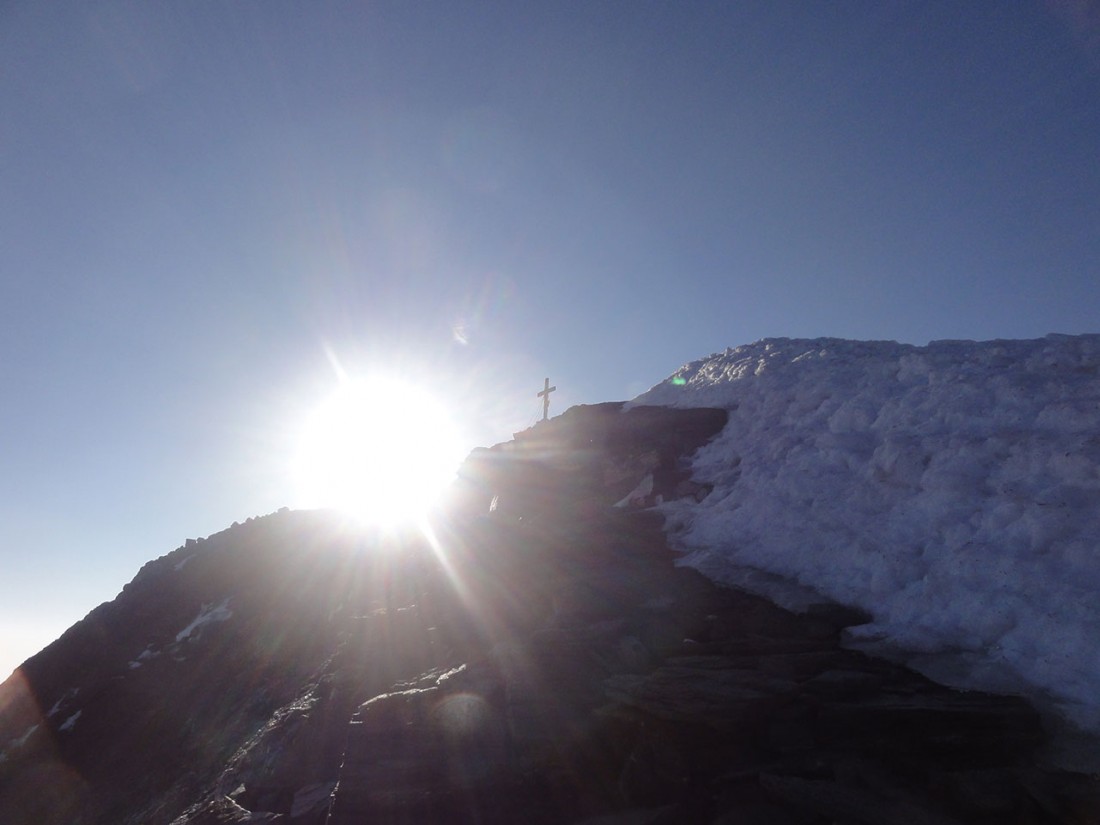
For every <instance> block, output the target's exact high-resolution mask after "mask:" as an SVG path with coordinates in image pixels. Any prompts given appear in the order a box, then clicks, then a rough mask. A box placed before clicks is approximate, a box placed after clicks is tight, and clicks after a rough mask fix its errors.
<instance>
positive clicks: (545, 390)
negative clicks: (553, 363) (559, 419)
mask: <svg viewBox="0 0 1100 825" xmlns="http://www.w3.org/2000/svg"><path fill="white" fill-rule="evenodd" d="M556 389H557V387H551V386H550V379H549V378H547V379H546V381H545V382H544V383H543V385H542V392H537V393H535V397H536V398H541V399H542V420H543V421H545V420H546V419H548V418H549V417H550V393H552V392H553V391H554V390H556Z"/></svg>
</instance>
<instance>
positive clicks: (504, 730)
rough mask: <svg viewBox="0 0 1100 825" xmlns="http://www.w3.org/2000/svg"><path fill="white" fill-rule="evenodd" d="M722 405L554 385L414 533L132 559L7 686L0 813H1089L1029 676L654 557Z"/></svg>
mask: <svg viewBox="0 0 1100 825" xmlns="http://www.w3.org/2000/svg"><path fill="white" fill-rule="evenodd" d="M724 423H725V413H724V412H721V411H714V410H684V411H673V410H666V409H660V408H638V409H633V410H630V411H628V412H622V411H621V409H620V405H598V406H594V407H579V408H574V409H572V410H570V411H568V412H567V413H565V414H564V415H562V416H560V417H558V418H557V419H554V420H553V421H551V422H549V423H546V424H542V425H539V426H538V427H535V428H533V429H532V430H530V431H527V432H525V433H520V434H517V436H516V438H515V439H514V440H513V441H512V442H509V443H508V444H504V445H498V446H497V447H495V448H493V449H491V450H484V451H476V452H475V454H474V455H472V456H471V458H470V460H469V461H468V462H467V463H466V465H465V467H464V469H463V473H462V478H461V480H460V483H459V484H457V485H456V488H455V490H454V494H453V497H452V501H451V502H450V503H449V506H448V508H447V511H446V515H442V516H440V517H439V518H438V519H436V520H435V522H434V523H433V526H432V529H431V530H430V531H428V532H427V533H426V534H420V533H417V534H415V535H409V536H404V537H396V536H379V535H364V534H363V533H361V532H360V533H356V532H353V531H351V530H349V529H347V528H346V527H345V526H342V525H341V524H340V522H339V520H338V519H337V518H336V517H334V516H332V515H331V514H325V513H304V512H303V513H299V512H280V513H277V514H273V515H271V516H266V517H263V518H260V519H254V520H250V521H249V522H246V523H245V524H243V525H235V526H234V527H232V528H230V529H229V530H226V531H224V532H223V533H220V534H217V535H214V536H211V537H210V538H208V539H206V540H203V541H198V542H189V543H188V545H186V546H184V547H182V548H179V549H178V550H176V551H174V552H173V553H170V554H169V555H167V556H165V557H163V558H161V559H158V560H156V561H154V562H150V563H149V564H148V565H146V566H145V567H144V568H143V569H142V571H141V572H140V573H139V574H138V576H137V577H136V578H135V579H134V581H133V582H132V583H131V584H129V585H128V586H127V587H126V588H125V589H124V590H123V592H122V593H121V594H120V595H119V597H118V598H117V599H115V601H113V602H111V603H108V604H105V605H102V606H101V607H99V608H97V609H96V610H95V611H93V612H92V613H91V614H90V615H89V616H88V617H87V618H86V619H85V620H84V621H82V622H80V623H79V624H77V625H75V626H74V627H73V628H72V629H70V630H69V631H68V632H67V633H66V634H65V635H64V636H63V637H62V638H61V639H59V640H58V641H57V642H55V643H54V644H53V645H51V646H50V647H48V648H47V649H46V650H44V651H43V652H42V653H40V654H38V655H37V656H35V657H34V658H32V659H31V660H29V661H28V662H27V663H26V664H25V665H24V667H23V668H22V669H21V670H20V671H19V672H17V674H16V676H15V677H14V678H13V679H11V680H9V681H8V682H6V683H5V684H4V685H3V686H2V688H0V752H2V754H3V757H2V759H0V822H3V823H13V825H24V823H26V824H27V825H29V823H35V825H51V824H52V823H81V824H82V825H83V824H84V823H87V825H93V823H94V824H95V825H100V824H102V825H107V823H111V825H117V824H118V823H172V825H212V824H213V823H235V822H251V823H262V822H271V823H286V825H291V824H293V825H326V823H327V825H350V823H422V822H440V823H471V825H472V823H487V824H488V823H515V822H528V823H588V825H596V824H597V823H600V824H601V825H643V823H653V824H654V825H656V824H657V823H692V822H699V823H713V824H714V825H718V824H719V823H739V824H740V825H756V824H757V823H761V824H762V823H779V825H783V824H784V823H787V824H788V825H811V823H818V824H820V825H824V824H825V823H852V825H857V824H858V823H866V824H867V825H879V824H880V823H882V824H886V823H899V825H900V823H906V824H907V825H908V824H909V823H994V822H996V823H1006V822H1007V823H1091V822H1098V821H1100V793H1098V790H1097V787H1096V783H1095V781H1094V779H1093V778H1091V777H1087V776H1083V775H1079V774H1072V773H1066V772H1057V771H1052V770H1047V769H1044V768H1042V767H1041V766H1039V765H1038V764H1037V761H1036V757H1035V754H1036V752H1037V750H1038V749H1039V748H1040V747H1041V746H1042V745H1043V743H1044V740H1045V734H1044V731H1043V728H1042V724H1041V721H1040V719H1039V717H1038V715H1037V714H1036V713H1035V712H1034V711H1033V710H1032V708H1031V707H1030V706H1029V705H1028V704H1027V703H1026V702H1024V701H1023V700H1021V699H1018V698H1014V697H999V696H991V695H987V694H980V693H961V692H958V691H954V690H950V689H947V688H943V687H940V686H937V685H935V684H933V683H931V682H929V681H928V680H927V679H924V678H923V677H920V676H918V675H916V674H914V673H912V672H910V671H908V670H905V669H903V668H901V667H898V666H896V665H892V664H889V663H886V662H883V661H879V660H875V659H871V658H869V657H866V656H864V655H861V654H858V653H855V652H852V651H846V650H844V649H843V648H842V647H841V646H840V643H839V640H840V634H841V631H842V630H843V628H844V627H845V626H848V625H851V624H853V623H858V622H860V621H862V619H863V617H861V616H860V615H859V614H858V613H857V612H855V611H851V610H848V609H846V608H844V607H842V606H839V605H834V604H824V603H823V604H821V605H818V606H816V607H814V608H812V609H810V610H809V611H807V612H806V613H804V614H800V615H795V614H792V613H789V612H786V611H784V610H781V609H779V608H777V607H775V606H774V605H772V604H770V603H769V602H767V601H765V600H763V599H760V598H757V597H754V596H750V595H747V594H744V593H741V592H737V591H733V590H729V589H723V588H719V587H716V586H714V585H713V584H712V583H710V582H709V581H708V580H706V579H705V578H703V577H702V576H700V575H699V574H697V573H695V572H694V571H691V570H687V569H683V568H677V567H675V566H674V554H673V553H672V552H671V551H670V550H669V549H668V547H667V545H666V543H665V540H664V535H663V533H662V531H661V521H660V518H659V516H658V515H657V514H656V513H655V512H654V511H652V510H650V509H647V506H648V505H649V504H651V503H652V502H654V501H655V500H657V499H658V498H668V497H684V496H692V497H695V498H700V497H703V496H705V495H706V494H707V492H708V491H707V489H706V488H705V487H704V486H702V485H700V484H698V483H696V482H694V481H692V480H691V479H690V477H689V476H688V475H687V472H686V470H685V467H686V466H687V463H686V458H687V456H688V455H690V453H691V452H692V451H694V450H695V449H697V448H698V447H699V446H700V445H701V444H703V443H705V442H706V441H707V440H708V439H709V438H710V437H712V436H713V435H714V434H715V433H716V432H717V431H718V430H720V429H721V427H722V426H723V424H724ZM624 501H625V502H626V506H622V507H618V508H616V507H613V506H612V505H613V504H614V503H616V502H624Z"/></svg>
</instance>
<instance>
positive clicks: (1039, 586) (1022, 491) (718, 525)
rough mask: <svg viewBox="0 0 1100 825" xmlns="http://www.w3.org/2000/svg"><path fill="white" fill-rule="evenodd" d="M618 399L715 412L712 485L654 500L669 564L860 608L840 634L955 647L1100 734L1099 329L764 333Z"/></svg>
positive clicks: (709, 452) (702, 475)
mask: <svg viewBox="0 0 1100 825" xmlns="http://www.w3.org/2000/svg"><path fill="white" fill-rule="evenodd" d="M680 379H682V382H681V383H674V381H679V380H680ZM632 403H634V404H658V405H667V406H679V407H698V406H705V407H724V408H727V409H729V410H731V416H730V421H729V423H728V425H727V426H726V428H725V430H724V431H723V432H722V433H721V434H720V435H719V436H718V437H717V438H716V439H715V440H714V441H713V442H711V444H710V445H707V446H706V447H704V448H703V449H702V450H700V451H699V452H698V454H697V455H696V458H695V464H694V471H695V477H696V479H698V480H705V481H710V482H712V483H713V484H715V490H714V492H713V493H712V494H711V496H710V497H708V498H707V499H706V500H704V501H703V502H702V503H698V504H696V503H695V502H675V503H671V504H668V505H665V507H666V510H667V512H668V515H669V523H670V524H671V525H674V526H675V529H674V536H673V537H674V540H675V541H676V542H677V544H678V546H679V547H680V548H681V549H683V550H685V551H686V552H687V556H686V557H685V563H687V564H689V565H691V566H694V567H697V568H698V569H700V570H701V571H702V572H704V573H706V574H707V575H709V576H711V577H712V578H715V579H717V580H720V581H729V582H733V581H737V580H739V578H743V576H740V577H739V575H738V573H737V572H736V571H735V569H734V568H735V566H738V565H747V566H750V567H753V568H758V569H761V570H765V571H768V572H770V573H775V574H779V575H781V576H784V577H788V578H790V579H794V580H796V581H797V582H799V583H801V584H802V585H806V586H809V587H812V588H813V589H815V590H816V591H818V592H820V593H822V594H824V595H826V596H828V597H830V598H832V599H835V600H838V601H841V602H844V603H847V604H853V605H858V606H860V607H863V608H865V609H867V610H868V611H870V612H871V614H872V615H873V617H874V621H873V622H872V623H871V624H869V625H866V626H862V627H858V628H854V629H853V631H852V636H853V639H854V640H856V641H860V640H863V641H867V640H882V641H884V642H886V643H888V644H890V645H894V646H900V647H903V648H905V649H907V650H909V651H912V652H914V653H965V654H968V655H970V654H973V655H974V656H976V657H977V659H979V660H980V661H983V662H985V663H986V664H988V665H994V666H997V667H998V668H1000V669H1002V670H1003V669H1007V670H1008V671H1010V672H1011V673H1013V674H1015V675H1016V676H1017V677H1018V678H1019V680H1020V681H1021V683H1023V684H1025V685H1026V686H1028V687H1030V688H1031V689H1035V688H1038V689H1039V690H1041V691H1043V692H1045V693H1046V694H1049V696H1051V697H1052V698H1053V699H1054V700H1055V702H1056V703H1057V704H1058V706H1059V707H1060V709H1061V711H1062V712H1063V713H1065V714H1066V715H1067V717H1068V718H1070V719H1072V720H1073V721H1074V722H1076V723H1077V724H1080V725H1082V726H1084V727H1086V728H1088V729H1091V730H1094V731H1100V600H1097V599H1096V597H1095V594H1096V593H1097V591H1098V590H1100V553H1098V545H1100V336H1094V335H1093V336H1075V337H1070V336H1048V337H1047V338H1045V339H1041V340H1037V341H992V342H982V343H975V342H970V341H943V342H933V343H932V344H929V345H928V346H926V347H915V346H910V345H904V344H897V343H894V342H857V341H843V340H837V339H817V340H790V339H773V340H765V341H760V342H758V343H756V344H752V345H749V346H744V347H739V348H737V349H731V350H727V351H726V352H725V353H721V354H717V355H714V356H711V357H710V358H706V359H702V360H700V361H696V362H694V363H692V364H688V365H686V366H684V367H682V368H681V369H680V370H678V371H677V372H676V373H675V374H674V375H673V376H671V377H670V378H669V379H668V380H666V381H665V382H663V383H661V384H659V385H657V386H656V387H654V388H653V389H651V390H650V391H649V392H647V393H645V394H643V395H641V396H639V397H638V398H637V399H635V400H634V402H632ZM973 686H974V687H982V686H985V685H981V684H974V685H973Z"/></svg>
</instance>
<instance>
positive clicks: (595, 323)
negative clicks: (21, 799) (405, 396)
mask: <svg viewBox="0 0 1100 825" xmlns="http://www.w3.org/2000/svg"><path fill="white" fill-rule="evenodd" d="M1098 227H1100V6H1098V4H1097V3H1096V1H1095V0H1049V2H1038V1H1037V0H1036V1H1035V2H1032V1H1031V0H1019V1H1018V2H1012V3H983V2H972V3H958V2H946V0H945V2H932V3H925V2H887V1H886V0H869V1H868V2H837V3H808V2H781V1H779V0H766V1H765V0H761V2H737V3H734V2H729V3H725V2H721V3H719V2H713V3H707V2H675V3H673V2H664V3H656V2H642V0H630V2H580V3H563V2H546V3H540V4H528V3H515V2H499V3H463V2H457V0H446V1H445V2H427V1H425V2H407V0H400V1H399V2H354V3H353V2H331V3H330V2H301V1H299V2H282V1H281V0H231V1H229V0H227V1H226V2H221V1H220V0H176V1H173V2H158V0H123V1H122V2H98V1H97V0H80V2H64V0H59V2H50V3H42V2H36V1H34V0H10V1H9V2H6V3H3V4H0V427H2V437H0V670H2V671H3V673H4V674H5V675H6V673H7V671H8V670H9V669H10V668H11V667H13V666H14V665H15V664H17V663H18V661H20V660H21V659H22V658H24V657H25V656H27V655H29V654H30V653H32V652H34V651H35V650H37V649H38V648H40V647H41V646H43V645H44V644H45V643H46V642H47V641H49V640H50V639H52V638H53V637H55V636H56V635H58V634H59V633H60V632H61V631H62V630H63V629H64V628H65V627H67V626H68V625H70V624H71V623H72V622H74V621H76V620H77V619H79V618H80V617H82V616H83V615H84V614H85V613H86V612H87V611H88V610H89V609H91V608H92V607H94V606H95V605H96V604H98V603H99V602H101V601H105V600H107V599H110V598H113V597H114V595H115V594H116V593H117V592H118V590H119V589H120V588H121V587H122V585H123V584H124V583H125V582H126V581H128V580H129V579H130V578H132V576H133V575H134V573H135V572H136V571H137V569H138V568H139V567H140V565H141V564H142V563H143V562H145V561H146V560H148V559H151V558H155V557H157V556H159V555H162V554H164V553H166V552H168V551H170V550H172V549H173V548H175V547H176V546H178V545H180V544H182V543H183V541H184V539H185V538H187V537H192V536H202V535H207V534H209V533H212V532H216V531H217V530H220V529H222V528H224V527H225V526H227V525H228V524H229V523H230V522H231V521H234V520H243V519H244V518H246V517H248V516H250V515H257V514H261V513H266V512H270V511H272V510H275V509H277V508H278V507H280V506H283V505H289V506H298V505H300V504H301V502H299V501H297V500H296V498H295V495H296V494H295V493H294V490H293V485H292V483H291V480H290V479H289V478H288V473H287V469H286V468H287V465H288V455H289V453H290V452H291V450H292V449H293V448H292V442H293V439H294V433H295V432H296V431H297V430H296V428H297V427H299V426H300V424H301V421H302V419H303V417H304V416H306V415H307V414H308V411H309V410H310V409H312V408H313V407H315V406H316V405H317V404H318V403H319V399H321V398H323V397H325V395H326V394H327V393H330V392H331V390H332V388H333V385H334V381H335V375H336V370H335V369H334V366H333V365H334V364H337V365H339V366H340V368H341V369H343V370H344V371H345V372H347V373H349V374H359V373H361V372H365V371H370V370H375V369H385V370H388V371H391V372H397V373H399V374H401V375H403V376H406V377H410V378H412V379H413V380H415V381H417V382H420V383H423V384H425V385H426V386H429V387H431V388H432V390H433V391H435V392H436V393H437V394H438V395H439V396H440V397H441V398H442V399H444V400H445V401H446V402H447V403H448V404H449V405H450V407H451V410H452V414H453V418H454V420H455V423H456V425H457V426H458V427H459V429H460V431H461V432H462V433H463V438H464V439H465V440H466V442H467V444H468V445H469V446H473V445H475V444H491V443H494V442H496V441H501V440H505V439H507V438H508V437H509V436H510V433H511V432H512V431H513V430H516V429H519V428H521V427H523V426H526V425H528V424H530V423H532V422H533V421H534V420H535V418H536V417H537V416H538V414H539V412H540V407H539V403H538V401H537V399H536V398H535V397H534V394H535V392H536V391H537V390H538V389H540V388H541V387H542V381H543V378H544V377H546V376H549V377H550V378H551V380H552V382H553V383H554V384H556V385H557V387H558V391H557V393H555V395H554V398H553V400H554V409H555V410H558V411H560V410H561V409H563V408H564V407H565V406H568V405H571V404H576V403H590V402H598V401H605V400H617V399H624V398H627V397H631V396H633V395H637V394H638V393H640V392H641V391H643V390H645V389H647V388H648V387H649V386H651V385H652V384H655V383H657V382H658V381H659V380H661V379H662V378H664V377H665V376H667V375H668V374H669V373H670V372H672V371H673V370H674V369H675V368H676V367H678V366H679V365H680V364H682V363H684V362H686V361H689V360H692V359H695V358H698V357H701V356H704V355H707V354H709V353H711V352H714V351H717V350H721V349H724V348H725V347H727V346H736V345H739V344H742V343H747V342H751V341H754V340H757V339H759V338H763V337H774V336H790V337H815V336H820V335H830V336H838V337H845V338H863V339H868V338H875V339H895V340H899V341H905V342H911V343H918V344H923V343H925V342H927V341H929V340H931V339H938V338H973V339H986V338H996V337H1007V338H1030V337H1038V336H1041V335H1044V334H1046V333H1048V332H1065V333H1080V332H1095V331H1097V312H1098V310H1100V229H1098ZM0 678H2V677H0Z"/></svg>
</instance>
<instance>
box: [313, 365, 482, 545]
mask: <svg viewBox="0 0 1100 825" xmlns="http://www.w3.org/2000/svg"><path fill="white" fill-rule="evenodd" d="M463 457H464V450H463V447H462V444H461V443H460V440H459V438H458V435H457V432H456V430H455V427H454V425H453V423H452V422H451V421H450V419H449V418H448V416H447V413H446V410H445V409H444V408H443V406H442V405H441V404H440V403H439V402H438V401H436V400H435V399H434V398H433V397H432V396H431V395H430V394H429V393H427V392H425V391H424V390H422V389H421V388H419V387H417V386H415V385H412V384H409V383H406V382H403V381H400V380H396V379H392V378H377V377H376V378H370V379H361V380H345V381H343V382H342V383H341V385H340V386H339V388H338V389H337V390H336V391H335V392H334V393H333V394H332V395H331V396H329V397H328V398H327V399H325V400H324V401H323V402H322V403H321V404H320V405H319V406H318V407H317V408H316V409H315V410H314V411H313V413H312V414H311V415H310V416H309V417H308V419H307V421H306V423H305V426H304V428H303V432H302V435H301V438H300V442H299V447H298V452H297V457H296V461H295V467H294V470H293V472H294V477H295V483H296V484H297V486H298V489H299V494H300V498H301V499H302V501H303V504H304V506H308V507H331V508H335V509H339V510H342V511H344V512H345V513H347V514H349V515H351V516H353V517H354V518H356V519H357V520H359V521H361V522H363V523H364V524H370V525H376V526H382V527H394V526H398V525H401V524H408V523H413V522H416V521H418V520H421V519H422V518H423V516H424V515H426V513H427V512H428V510H430V508H431V507H432V505H433V504H434V503H435V502H436V500H437V499H438V498H439V495H440V494H441V493H442V492H443V489H444V488H445V487H446V486H447V484H448V483H449V482H450V481H451V479H452V478H453V477H454V473H455V470H456V469H457V467H458V464H459V462H460V461H461V460H462V459H463Z"/></svg>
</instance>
